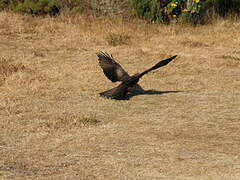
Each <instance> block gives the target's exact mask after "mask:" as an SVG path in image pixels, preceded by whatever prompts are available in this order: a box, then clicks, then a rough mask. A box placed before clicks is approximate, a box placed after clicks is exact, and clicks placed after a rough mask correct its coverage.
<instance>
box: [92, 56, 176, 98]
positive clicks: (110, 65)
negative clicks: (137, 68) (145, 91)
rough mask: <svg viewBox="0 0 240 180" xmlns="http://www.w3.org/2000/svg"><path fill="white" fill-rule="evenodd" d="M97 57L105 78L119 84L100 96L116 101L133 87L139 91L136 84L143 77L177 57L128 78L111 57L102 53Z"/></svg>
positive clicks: (124, 96)
mask: <svg viewBox="0 0 240 180" xmlns="http://www.w3.org/2000/svg"><path fill="white" fill-rule="evenodd" d="M97 56H98V61H99V65H100V66H101V68H102V70H103V73H104V74H105V75H106V76H107V78H108V79H109V80H111V81H112V82H117V81H120V82H121V83H120V84H119V85H118V86H117V87H115V88H113V89H110V90H107V91H104V92H101V93H100V96H103V97H107V98H111V99H117V100H123V99H126V96H127V93H128V92H131V89H132V88H133V87H137V88H140V89H141V86H139V85H138V84H137V83H138V81H139V79H140V78H141V77H142V76H143V75H145V74H147V73H148V72H150V71H152V70H155V69H158V68H160V67H162V66H165V65H167V64H168V63H169V62H171V61H172V60H173V59H174V58H176V57H177V55H175V56H172V57H170V58H168V59H165V60H162V61H160V62H158V63H157V64H156V65H154V66H153V67H151V68H149V69H147V70H146V71H143V72H142V73H137V74H134V75H133V76H130V75H129V74H128V73H127V72H126V71H125V70H124V69H123V68H122V67H121V65H120V64H119V63H117V62H116V60H115V59H114V58H113V56H112V55H109V54H107V53H104V52H99V53H97Z"/></svg>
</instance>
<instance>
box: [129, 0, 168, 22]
mask: <svg viewBox="0 0 240 180" xmlns="http://www.w3.org/2000/svg"><path fill="white" fill-rule="evenodd" d="M168 2H169V0H167V1H162V2H160V1H158V0H130V7H131V8H132V10H133V11H132V12H133V14H134V15H136V16H138V17H141V18H144V19H149V20H151V21H162V22H164V21H166V20H165V16H164V12H163V11H162V10H163V9H162V6H163V4H164V5H165V4H167V3H168Z"/></svg>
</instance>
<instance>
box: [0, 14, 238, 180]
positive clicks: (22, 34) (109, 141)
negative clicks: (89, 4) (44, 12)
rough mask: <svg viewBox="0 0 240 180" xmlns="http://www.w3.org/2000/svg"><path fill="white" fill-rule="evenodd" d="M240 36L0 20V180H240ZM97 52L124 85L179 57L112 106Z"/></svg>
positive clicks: (224, 26) (223, 28)
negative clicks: (120, 71) (117, 69)
mask: <svg viewBox="0 0 240 180" xmlns="http://www.w3.org/2000/svg"><path fill="white" fill-rule="evenodd" d="M239 29H240V22H239V21H238V22H237V21H231V20H218V21H216V22H214V23H213V24H210V25H206V26H200V27H191V26H188V25H176V24H173V25H161V24H151V23H146V22H144V21H140V20H123V19H121V18H117V17H116V18H107V17H99V18H96V17H92V16H84V15H82V16H75V17H68V16H67V15H66V14H65V15H64V14H63V15H60V16H59V17H56V18H50V17H45V18H43V17H38V18H36V17H31V16H27V15H17V14H12V13H8V12H0V179H84V180H85V179H89V180H90V179H91V180H92V179H139V180H140V179H142V180H145V179H164V180H165V179H169V180H175V179H176V180H219V179H229V180H230V179H231V180H238V179H239V177H240V31H239ZM100 50H101V51H106V52H109V53H111V54H113V56H114V57H115V58H116V59H117V60H118V61H119V62H120V63H121V64H122V65H123V67H124V68H125V69H126V70H128V71H129V72H130V73H131V74H133V73H136V72H139V71H142V70H145V69H146V68H148V67H151V66H152V65H154V64H155V63H156V62H158V61H159V60H161V59H163V58H167V57H169V56H171V55H175V54H177V55H178V58H177V59H176V60H174V61H173V62H171V63H170V64H169V65H168V66H166V67H163V68H161V69H159V70H157V71H154V72H152V73H149V74H148V75H146V76H144V77H143V78H142V79H141V81H140V84H141V85H142V87H143V88H144V89H145V90H153V91H152V92H153V93H148V94H141V95H134V96H131V97H130V100H125V101H116V100H109V99H105V98H101V97H99V96H98V93H99V92H102V91H104V90H106V89H109V88H112V87H115V86H116V84H113V83H111V82H110V81H109V80H108V79H106V77H105V76H104V74H103V73H102V70H101V69H100V67H99V65H98V62H97V57H96V52H98V51H100Z"/></svg>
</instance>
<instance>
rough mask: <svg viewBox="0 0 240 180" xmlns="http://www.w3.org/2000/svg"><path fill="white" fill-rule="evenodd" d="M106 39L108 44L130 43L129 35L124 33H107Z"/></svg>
mask: <svg viewBox="0 0 240 180" xmlns="http://www.w3.org/2000/svg"><path fill="white" fill-rule="evenodd" d="M106 40H107V43H108V45H110V46H120V45H127V44H129V43H130V36H129V35H127V34H124V33H121V34H116V33H109V34H108V35H107V37H106Z"/></svg>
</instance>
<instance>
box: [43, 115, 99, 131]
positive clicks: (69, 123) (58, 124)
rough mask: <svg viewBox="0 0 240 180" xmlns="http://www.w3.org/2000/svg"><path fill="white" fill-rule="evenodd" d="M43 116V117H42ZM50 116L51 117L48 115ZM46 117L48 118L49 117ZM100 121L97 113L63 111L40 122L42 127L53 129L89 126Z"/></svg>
mask: <svg viewBox="0 0 240 180" xmlns="http://www.w3.org/2000/svg"><path fill="white" fill-rule="evenodd" d="M42 118H43V119H45V118H46V117H45V118H44V117H42ZM42 118H41V119H42ZM48 118H49V117H48ZM48 118H46V119H48ZM99 122H100V121H99V120H98V119H97V118H96V115H92V114H90V115H83V114H81V113H62V114H58V115H57V116H56V117H54V118H53V119H51V120H47V121H43V122H42V123H40V126H41V127H47V128H49V129H51V130H59V129H60V130H61V129H72V128H79V127H88V126H92V125H97V124H98V123H99Z"/></svg>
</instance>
